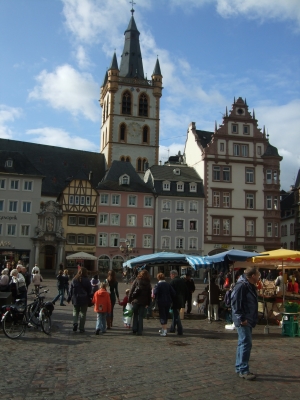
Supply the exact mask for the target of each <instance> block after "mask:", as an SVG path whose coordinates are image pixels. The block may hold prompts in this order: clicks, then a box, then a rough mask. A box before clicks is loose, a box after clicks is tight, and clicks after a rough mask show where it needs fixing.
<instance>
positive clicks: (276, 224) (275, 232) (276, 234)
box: [274, 222, 278, 237]
mask: <svg viewBox="0 0 300 400" xmlns="http://www.w3.org/2000/svg"><path fill="white" fill-rule="evenodd" d="M274 236H275V237H278V223H277V222H275V224H274Z"/></svg>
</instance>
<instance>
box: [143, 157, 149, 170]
mask: <svg viewBox="0 0 300 400" xmlns="http://www.w3.org/2000/svg"><path fill="white" fill-rule="evenodd" d="M146 169H148V160H147V158H144V159H143V171H146Z"/></svg>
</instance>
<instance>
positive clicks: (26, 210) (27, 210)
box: [22, 201, 31, 213]
mask: <svg viewBox="0 0 300 400" xmlns="http://www.w3.org/2000/svg"><path fill="white" fill-rule="evenodd" d="M22 212H23V213H31V201H23V207H22Z"/></svg>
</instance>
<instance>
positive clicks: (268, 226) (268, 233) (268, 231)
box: [267, 222, 272, 237]
mask: <svg viewBox="0 0 300 400" xmlns="http://www.w3.org/2000/svg"><path fill="white" fill-rule="evenodd" d="M267 237H272V222H267Z"/></svg>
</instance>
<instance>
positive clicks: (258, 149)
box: [257, 146, 261, 156]
mask: <svg viewBox="0 0 300 400" xmlns="http://www.w3.org/2000/svg"><path fill="white" fill-rule="evenodd" d="M257 155H258V156H261V146H257Z"/></svg>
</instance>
